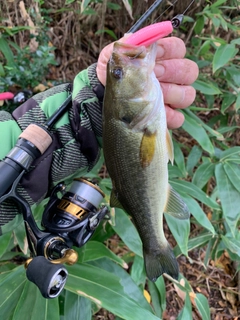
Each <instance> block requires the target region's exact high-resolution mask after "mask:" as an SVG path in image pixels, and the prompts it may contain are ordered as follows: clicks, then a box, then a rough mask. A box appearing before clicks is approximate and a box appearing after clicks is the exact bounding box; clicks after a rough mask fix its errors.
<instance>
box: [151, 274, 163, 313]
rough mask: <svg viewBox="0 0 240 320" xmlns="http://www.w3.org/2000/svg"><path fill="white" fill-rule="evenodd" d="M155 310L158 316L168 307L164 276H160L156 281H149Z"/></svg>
mask: <svg viewBox="0 0 240 320" xmlns="http://www.w3.org/2000/svg"><path fill="white" fill-rule="evenodd" d="M148 288H149V291H150V295H151V299H152V304H153V308H154V311H155V313H156V315H157V316H158V317H161V316H162V313H163V312H164V310H165V309H166V284H165V281H164V278H163V277H159V278H158V279H157V281H156V282H152V281H148Z"/></svg>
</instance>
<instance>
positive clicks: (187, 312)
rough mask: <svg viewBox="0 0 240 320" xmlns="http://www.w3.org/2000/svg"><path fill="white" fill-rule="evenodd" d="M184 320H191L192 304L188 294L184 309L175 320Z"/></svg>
mask: <svg viewBox="0 0 240 320" xmlns="http://www.w3.org/2000/svg"><path fill="white" fill-rule="evenodd" d="M186 319H189V320H190V319H192V303H191V300H190V297H189V295H188V294H187V295H186V297H185V303H184V307H183V309H182V311H181V313H180V314H179V316H178V317H177V320H186Z"/></svg>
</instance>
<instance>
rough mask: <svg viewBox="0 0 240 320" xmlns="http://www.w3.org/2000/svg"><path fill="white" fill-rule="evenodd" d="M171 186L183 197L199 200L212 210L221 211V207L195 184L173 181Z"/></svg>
mask: <svg viewBox="0 0 240 320" xmlns="http://www.w3.org/2000/svg"><path fill="white" fill-rule="evenodd" d="M170 184H171V185H172V187H173V188H174V189H175V190H176V191H177V192H179V193H180V194H181V195H183V196H184V195H186V194H188V195H190V196H192V197H194V198H196V199H197V200H199V201H201V202H203V203H204V204H206V205H207V206H209V207H210V208H213V209H216V210H219V209H220V208H219V205H218V204H217V203H216V202H215V201H214V200H212V199H211V198H210V197H209V196H208V195H207V194H206V193H204V192H203V191H202V190H201V189H199V188H198V187H197V186H195V185H194V184H193V183H191V182H188V181H184V180H171V181H170Z"/></svg>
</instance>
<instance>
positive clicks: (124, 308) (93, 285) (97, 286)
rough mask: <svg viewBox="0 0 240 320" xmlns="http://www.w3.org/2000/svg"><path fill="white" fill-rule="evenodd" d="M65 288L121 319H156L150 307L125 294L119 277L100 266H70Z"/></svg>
mask: <svg viewBox="0 0 240 320" xmlns="http://www.w3.org/2000/svg"><path fill="white" fill-rule="evenodd" d="M65 288H66V289H67V290H69V291H71V292H74V293H76V294H79V295H81V296H83V297H85V298H88V299H90V300H91V301H93V302H94V303H96V304H97V305H99V306H100V307H103V308H105V309H107V310H109V311H110V312H112V313H114V314H116V315H117V316H119V317H121V318H123V319H126V320H139V319H141V318H145V319H149V320H157V319H158V318H157V317H156V316H154V315H153V313H152V312H151V311H150V309H149V310H147V309H145V308H144V307H143V306H142V305H141V303H137V302H136V301H135V300H133V299H134V298H136V297H131V296H129V295H128V294H127V292H126V291H125V288H124V286H123V285H122V283H121V279H120V278H119V277H117V276H116V275H114V274H112V273H110V272H107V271H106V270H103V269H102V268H98V267H95V266H92V265H84V264H81V265H80V264H76V265H74V266H71V267H70V268H69V276H68V281H67V284H66V286H65ZM143 298H144V297H143ZM113 301H117V303H113ZM149 308H150V306H149ZM133 310H134V312H133Z"/></svg>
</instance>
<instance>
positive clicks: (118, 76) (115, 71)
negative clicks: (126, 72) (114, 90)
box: [112, 67, 123, 79]
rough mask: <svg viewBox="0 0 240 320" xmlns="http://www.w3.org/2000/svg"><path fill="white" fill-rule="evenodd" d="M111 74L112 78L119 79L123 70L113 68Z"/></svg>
mask: <svg viewBox="0 0 240 320" xmlns="http://www.w3.org/2000/svg"><path fill="white" fill-rule="evenodd" d="M112 74H113V76H114V78H116V79H121V78H122V75H123V70H122V68H119V67H118V68H114V69H113V71H112Z"/></svg>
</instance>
